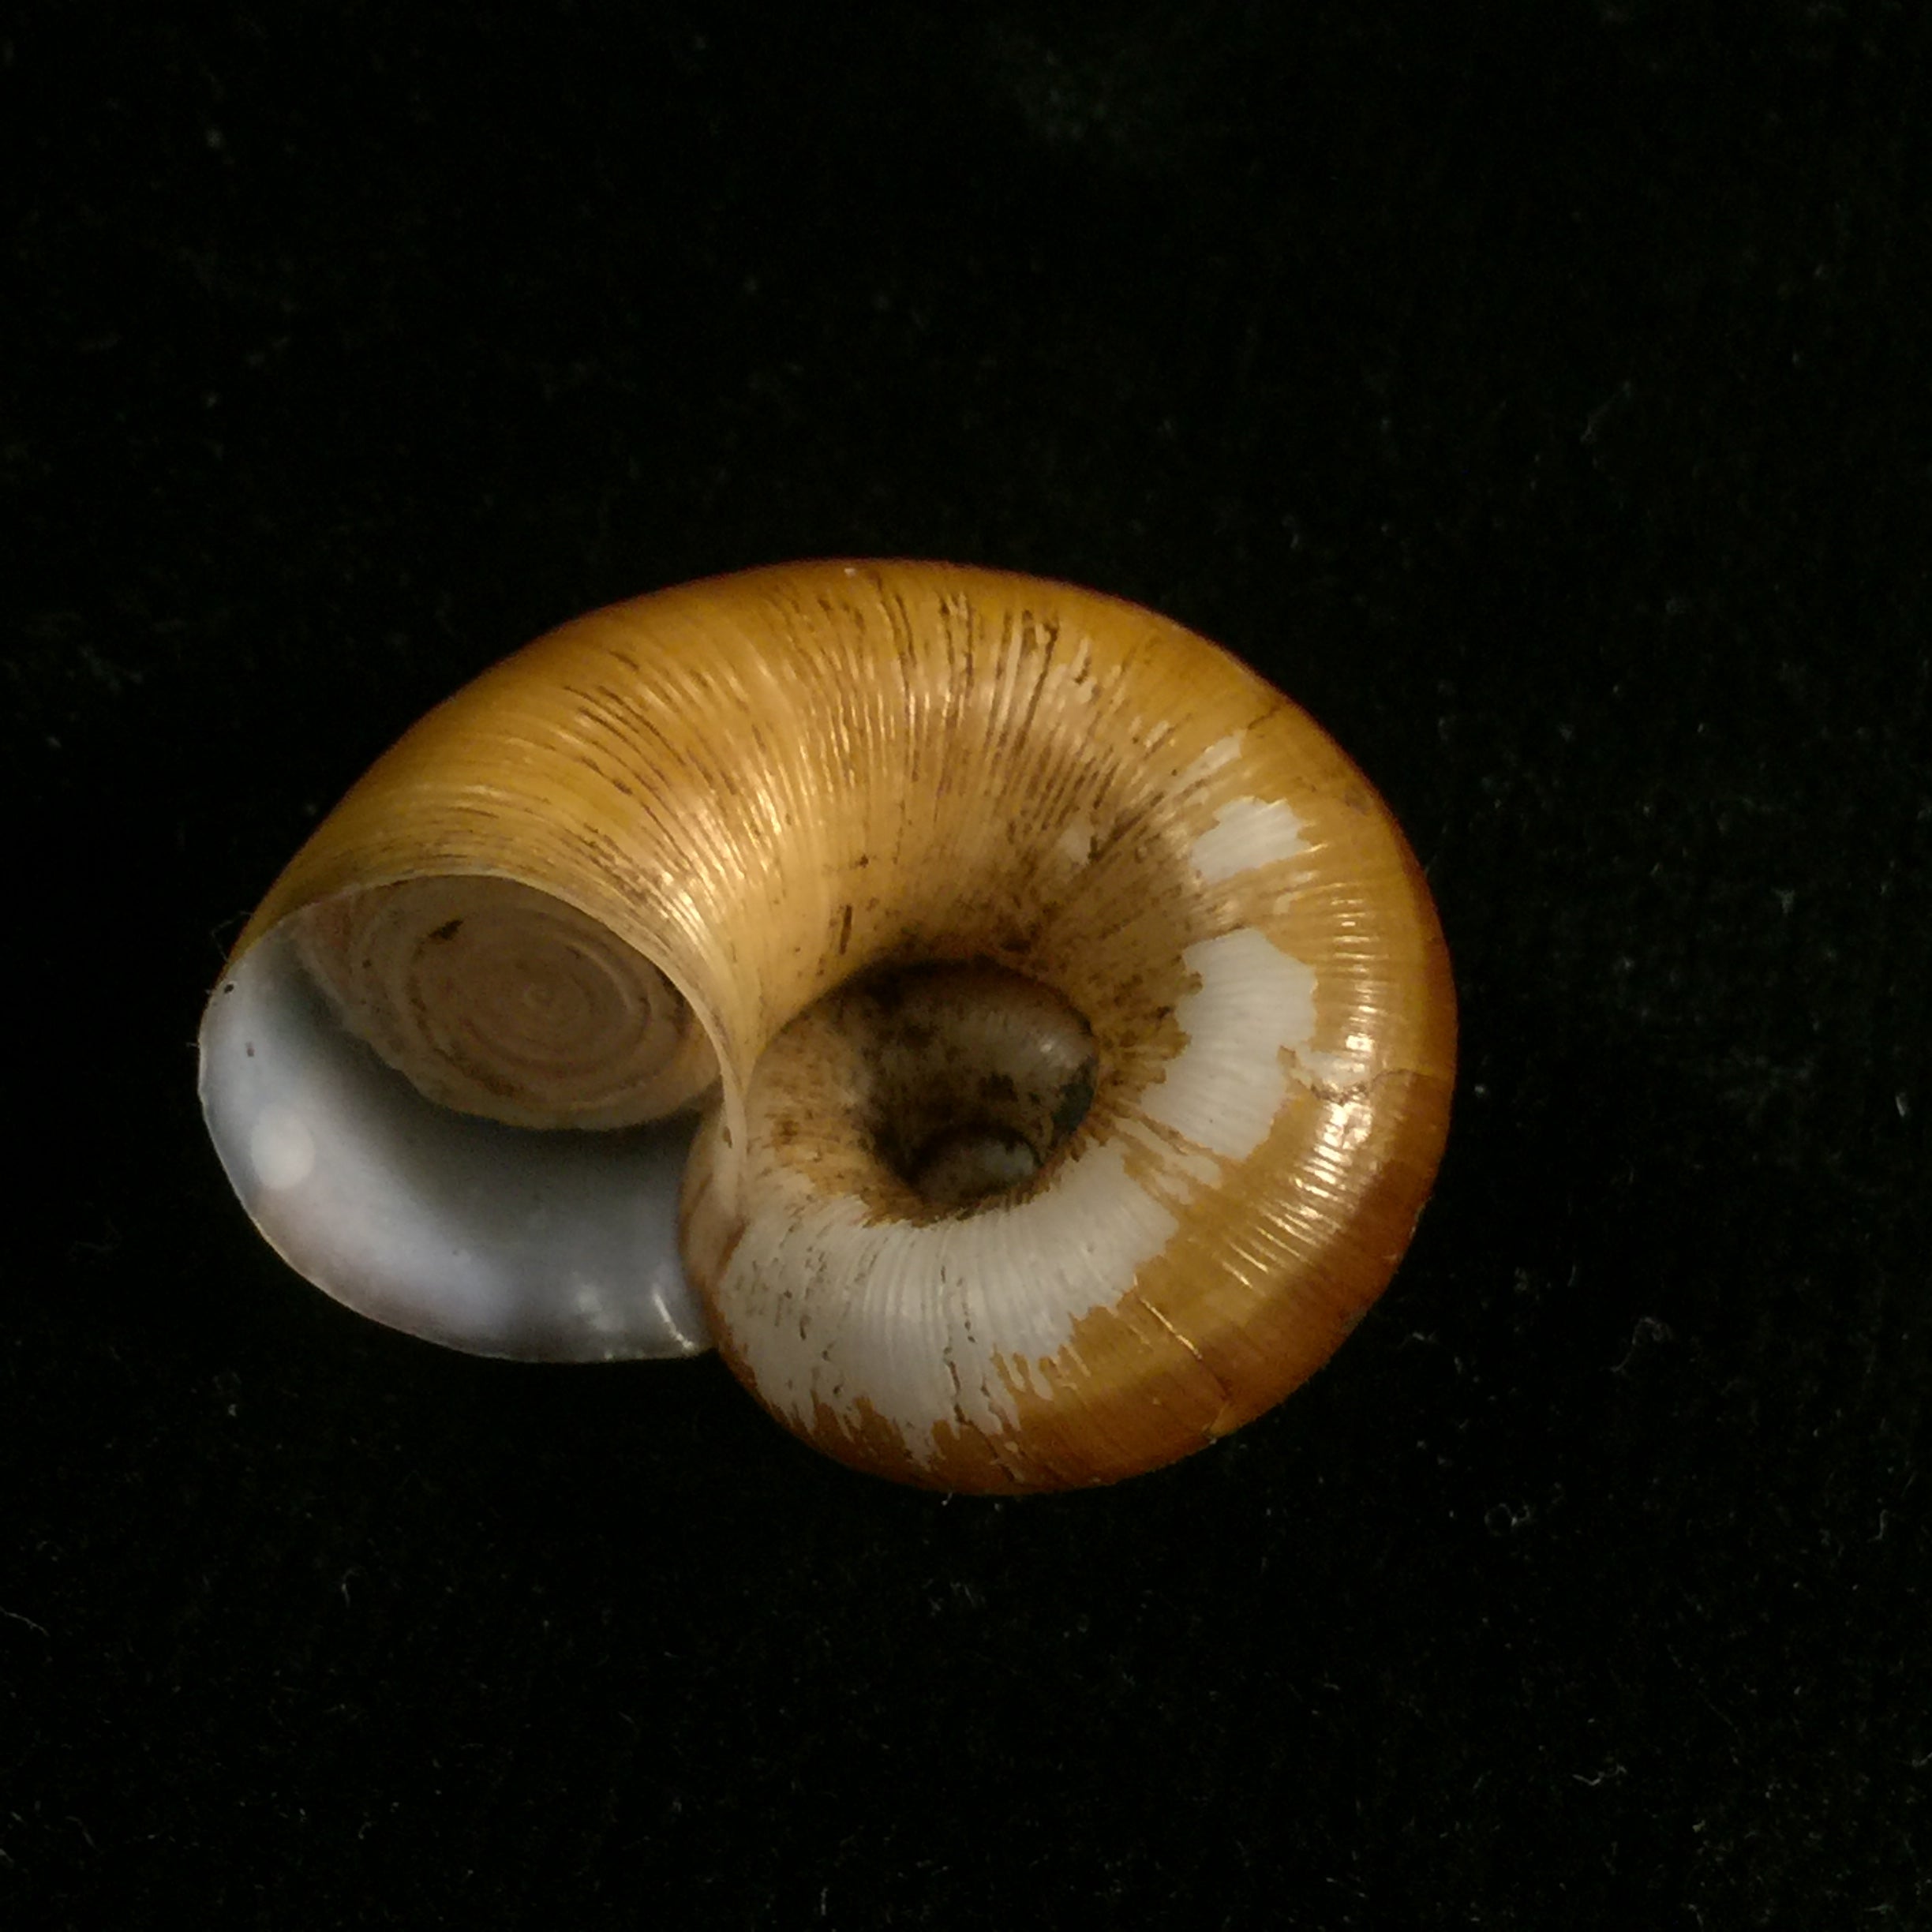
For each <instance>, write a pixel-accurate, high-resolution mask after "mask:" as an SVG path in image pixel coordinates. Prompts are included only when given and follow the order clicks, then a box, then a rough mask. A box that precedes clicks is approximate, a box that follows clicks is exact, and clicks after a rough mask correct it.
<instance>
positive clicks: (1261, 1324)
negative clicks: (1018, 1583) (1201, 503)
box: [201, 563, 1455, 1491]
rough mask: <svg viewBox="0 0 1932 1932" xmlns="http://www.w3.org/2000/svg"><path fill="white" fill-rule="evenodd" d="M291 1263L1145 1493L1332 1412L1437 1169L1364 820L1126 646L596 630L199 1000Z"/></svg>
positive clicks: (1282, 711) (1431, 976) (944, 576)
mask: <svg viewBox="0 0 1932 1932" xmlns="http://www.w3.org/2000/svg"><path fill="white" fill-rule="evenodd" d="M201 1047H202V1075H201V1086H202V1095H203V1101H204V1109H205V1111H206V1114H207V1117H208V1122H209V1125H210V1129H211V1131H212V1134H213V1136H214V1139H215V1144H216V1146H217V1148H218V1150H219V1152H220V1155H221V1158H222V1159H223V1164H224V1165H225V1166H226V1167H227V1171H228V1173H229V1175H230V1178H231V1180H232V1181H233V1182H234V1185H235V1187H236V1189H237V1190H238V1193H240V1195H241V1198H242V1200H244V1202H245V1204H246V1205H247V1207H248V1208H249V1211H250V1213H251V1214H252V1215H253V1216H254V1218H255V1219H256V1221H257V1222H258V1224H259V1225H260V1227H261V1229H262V1230H263V1231H264V1234H266V1235H267V1236H268V1239H269V1240H270V1241H271V1242H273V1244H274V1245H275V1247H276V1248H277V1249H279V1251H280V1252H282V1253H283V1256H285V1257H286V1259H287V1260H289V1261H290V1263H291V1264H292V1265H293V1266H294V1267H296V1268H297V1269H298V1271H300V1272H301V1273H302V1274H304V1275H306V1276H308V1277H309V1279H312V1280H313V1281H315V1282H318V1283H319V1284H320V1286H323V1287H324V1288H325V1289H327V1290H328V1291H329V1292H330V1293H331V1294H334V1295H335V1296H336V1297H338V1298H339V1299H340V1300H342V1301H345V1302H346V1303H347V1304H349V1305H350V1306H351V1307H354V1308H357V1309H361V1311H363V1312H365V1313H368V1314H370V1315H373V1316H375V1317H376V1318H377V1319H379V1320H383V1321H385V1322H388V1323H390V1324H393V1325H395V1326H397V1327H402V1328H406V1329H408V1330H410V1331H413V1332H414V1333H417V1334H419V1335H426V1336H429V1337H431V1338H432V1339H436V1340H437V1341H440V1342H447V1343H450V1344H452V1345H454V1346H458V1347H462V1348H468V1349H471V1350H477V1351H479V1352H483V1353H489V1354H505V1355H518V1356H525V1357H543V1358H550V1359H556V1358H562V1359H596V1358H609V1357H623V1356H644V1355H653V1354H654V1355H666V1354H687V1353H691V1352H693V1351H695V1350H698V1349H700V1348H702V1347H703V1346H706V1343H707V1342H708V1341H711V1340H715V1342H716V1344H717V1347H718V1348H719V1350H721V1353H722V1354H723V1356H724V1357H725V1361H727V1363H728V1365H729V1366H730V1367H731V1368H732V1370H733V1371H734V1372H735V1373H736V1375H737V1376H739V1378H740V1379H741V1380H743V1382H744V1383H746V1384H747V1386H748V1387H750V1388H751V1390H752V1391H753V1392H754V1394H755V1395H757V1396H758V1398H759V1399H760V1400H761V1401H762V1402H763V1403H764V1404H765V1405H766V1407H767V1408H768V1409H769V1410H771V1411H772V1412H773V1414H775V1415H776V1416H777V1417H778V1418H779V1419H780V1420H781V1421H783V1422H784V1423H785V1424H786V1425H788V1427H790V1428H792V1429H794V1430H795V1431H796V1432H798V1433H799V1434H800V1435H801V1436H804V1437H806V1438H807V1440H810V1441H811V1442H812V1443H815V1444H816V1445H817V1446H818V1447H820V1448H821V1449H823V1450H825V1451H827V1452H828V1453H829V1454H830V1455H833V1456H836V1457H838V1458H841V1459H842V1460H844V1461H845V1462H849V1463H852V1464H853V1465H855V1466H858V1467H860V1468H863V1469H867V1470H873V1471H875V1472H877V1473H881V1474H883V1475H886V1476H889V1477H897V1478H899V1479H900V1480H903V1481H908V1482H913V1483H919V1484H924V1485H930V1486H934V1487H942V1488H957V1489H968V1490H991V1491H1011V1490H1015V1489H1039V1488H1063V1487H1068V1486H1072V1485H1080V1484H1089V1483H1097V1482H1104V1481H1111V1480H1114V1479H1115V1478H1117V1477H1122V1476H1125V1475H1129V1474H1132V1473H1135V1472H1136V1471H1139V1470H1146V1469H1149V1468H1152V1467H1155V1466H1159V1465H1160V1464H1162V1463H1164V1462H1170V1461H1171V1460H1173V1459H1174V1458H1177V1457H1179V1456H1181V1455H1186V1454H1187V1453H1189V1451H1192V1450H1194V1449H1196V1448H1199V1447H1201V1446H1202V1445H1203V1444H1204V1443H1207V1442H1208V1441H1211V1440H1213V1439H1215V1437H1217V1436H1221V1435H1223V1434H1225V1433H1226V1432H1228V1431H1229V1430H1230V1429H1232V1428H1237V1427H1238V1426H1239V1425H1241V1423H1243V1422H1245V1421H1249V1419H1251V1418H1252V1417H1254V1416H1256V1415H1258V1414H1260V1413H1261V1412H1262V1411H1264V1410H1266V1409H1267V1408H1268V1407H1270V1406H1271V1405H1272V1404H1273V1403H1275V1402H1277V1401H1278V1400H1279V1398H1281V1397H1282V1395H1285V1394H1286V1393H1287V1392H1288V1391H1290V1389H1292V1388H1293V1387H1295V1386H1296V1385H1297V1383H1300V1382H1301V1380H1303V1379H1304V1378H1305V1377H1306V1376H1308V1375H1309V1373H1310V1372H1312V1371H1313V1370H1314V1369H1315V1368H1317V1367H1318V1366H1319V1365H1320V1364H1321V1363H1322V1362H1323V1361H1325V1360H1326V1359H1327V1357H1328V1355H1329V1354H1331V1352H1332V1351H1333V1350H1334V1349H1335V1347H1336V1346H1337V1345H1338V1344H1339V1342H1341V1340H1342V1338H1343V1337H1344V1336H1345V1335H1346V1334H1347V1332H1348V1331H1349V1330H1350V1327H1352V1326H1353V1325H1354V1323H1355V1322H1356V1321H1357V1320H1358V1319H1359V1317H1360V1316H1361V1314H1362V1312H1364V1310H1365V1309H1366V1308H1367V1306H1368V1304H1369V1303H1370V1302H1371V1301H1372V1300H1373V1299H1374V1298H1375V1297H1376V1295H1377V1294H1379V1293H1380V1291H1381V1290H1382V1288H1383V1286H1384V1285H1385V1283H1386V1282H1387V1279H1388V1278H1389V1276H1390V1275H1391V1272H1392V1271H1393V1270H1394V1268H1395V1265H1396V1263H1397V1261H1398V1260H1399V1258H1400V1256H1401V1254H1402V1250H1403V1249H1404V1248H1405V1246H1406V1244H1407V1241H1408V1240H1409V1237H1410V1233H1411V1231H1412V1230H1413V1225H1414V1222H1415V1219H1416V1217H1417V1214H1418V1213H1419V1211H1420V1210H1421V1206H1422V1204H1423V1201H1424V1200H1425V1198H1426V1196H1427V1195H1428V1189H1429V1187H1430V1184H1431V1182H1432V1178H1433V1176H1434V1174H1435V1170H1436V1163H1437V1161H1438V1159H1439V1158H1440V1153H1441V1150H1442V1146H1443V1138H1444V1136H1445V1133H1446V1132H1447V1121H1448V1110H1449V1098H1450V1091H1451V1085H1452V1081H1453V1074H1454V1060H1455V1000H1454V994H1453V991H1452V989H1451V981H1450V975H1449V968H1448V960H1447V953H1446V951H1445V949H1444V946H1443V940H1442V936H1441V932H1440V927H1439V926H1438V924H1437V922H1436V915H1435V911H1434V908H1433V907H1432V904H1431V902H1430V899H1429V895H1428V889H1427V887H1426V886H1425V883H1424V882H1423V879H1422V877H1421V872H1420V871H1419V869H1418V867H1417V865H1416V863H1415V861H1414V859H1413V857H1412V856H1411V854H1410V850H1409V848H1408V846H1407V844H1406V842H1405V841H1404V840H1403V838H1402V834H1401V832H1400V831H1399V829H1398V828H1397V826H1396V825H1395V821H1394V820H1393V818H1391V816H1390V814H1389V813H1388V811H1387V809H1386V807H1384V806H1383V803H1381V801H1380V799H1378V798H1377V796H1376V793H1375V792H1374V790H1373V789H1372V787H1371V786H1370V785H1369V784H1368V781H1366V780H1365V778H1364V777H1362V775H1361V773H1360V772H1358V771H1357V769H1355V767H1354V766H1353V765H1352V764H1351V763H1350V762H1349V760H1348V759H1347V758H1346V757H1345V756H1344V755H1343V754H1342V752H1341V751H1340V750H1339V749H1338V748H1337V747H1336V746H1335V744H1334V743H1332V742H1331V740H1330V739H1328V738H1327V736H1325V735H1324V733H1323V732H1321V731H1320V728H1318V727H1317V726H1316V725H1314V724H1313V722H1312V721H1311V720H1310V719H1309V717H1307V716H1306V715H1305V713H1303V712H1301V710H1298V709H1297V708H1296V706H1294V705H1293V704H1291V703H1290V702H1288V700H1287V699H1286V698H1283V697H1282V695H1280V694H1279V692H1277V691H1275V690H1274V689H1272V688H1271V687H1270V686H1268V685H1267V684H1266V683H1264V682H1263V681H1262V680H1260V679H1259V678H1258V677H1256V676H1254V675H1253V673H1252V672H1249V670H1247V669H1246V668H1245V667H1244V666H1242V665H1241V664H1239V663H1238V662H1237V661H1236V660H1234V658H1233V657H1230V656H1228V655H1227V654H1226V653H1224V652H1223V651H1222V650H1219V648H1218V647H1216V646H1214V645H1211V644H1210V643H1208V642H1206V641H1205V640H1204V639H1203V638H1199V637H1197V636H1196V635H1193V633H1191V632H1189V631H1185V630H1184V629H1182V628H1181V627H1179V626H1178V625H1177V624H1174V623H1170V622H1168V621H1167V620H1165V619H1163V618H1161V617H1159V616H1155V615H1154V614H1152V613H1151V612H1148V611H1145V610H1142V609H1140V608H1136V607H1135V606H1133V605H1128V604H1125V603H1122V602H1120V601H1117V600H1115V599H1113V598H1110V597H1103V596H1100V595H1098V594H1096V593H1092V592H1090V591H1085V590H1076V589H1073V588H1071V587H1069V586H1065V585H1062V584H1058V583H1050V582H1041V581H1039V580H1037V579H1034V578H1025V577H1020V576H1013V575H1005V574H1002V573H998V572H994V571H982V570H973V569H966V568H957V567H949V566H939V565H931V564H897V563H893V564H848V563H829V564H803V565H798V566H793V567H781V568H777V569H771V570H764V571H751V572H749V573H747V574H745V575H739V576H734V577H727V578H718V579H715V580H713V581H711V582H706V583H699V584H695V585H691V586H686V587H683V588H681V589H678V590H669V591H665V592H663V593H660V594H658V595H656V596H653V597H643V598H640V599H638V600H637V601H635V602H632V603H629V604H624V605H617V606H616V607H614V608H611V609H608V610H604V611H600V612H595V613H593V615H591V616H587V617H584V618H581V619H579V620H578V621H576V622H575V623H571V624H567V625H566V626H565V627H564V628H563V629H561V630H560V631H556V632H553V633H552V635H549V636H548V637H546V638H542V639H541V640H539V641H538V642H537V643H535V644H533V645H531V646H529V647H528V648H527V649H526V650H523V651H522V652H520V653H518V654H517V655H515V656H514V657H511V658H509V659H507V661H504V663H502V664H500V665H498V666H496V668H494V669H493V670H491V671H489V672H486V673H485V675H484V676H481V678H479V679H478V680H476V682H475V683H473V684H471V685H470V686H469V687H467V688H466V689H465V690H463V691H460V692H459V693H458V694H457V695H455V697H454V698H451V699H449V700H448V701H447V702H445V703H444V704H443V705H442V706H440V707H439V708H438V709H437V710H434V711H432V713H430V714H429V716H428V717H426V718H425V719H424V720H423V721H421V723H420V724H419V725H417V726H416V727H415V728H414V729H413V730H412V731H410V732H409V733H408V734H407V735H406V736H405V737H404V738H403V739H402V740H401V741H400V742H399V743H398V744H397V745H396V746H395V747H394V748H393V749H392V750H391V751H390V752H388V754H386V755H385V756H384V758H382V759H380V761H379V762H377V764H376V766H374V767H373V769H371V770H370V771H369V773H368V774H367V775H366V776H365V777H364V778H363V779H362V780H361V782H360V783H359V784H357V785H356V787H355V788H354V789H353V790H352V791H351V792H350V793H349V795H348V796H347V797H346V798H345V799H343V802H342V803H341V804H340V805H339V806H338V807H336V809H335V811H334V813H333V814H331V816H330V817H329V818H328V819H327V820H325V821H324V822H323V824H322V825H321V826H320V827H319V828H318V829H316V832H315V833H314V835H313V837H311V838H310V839H309V842H308V843H307V844H305V846H304V847H303V848H301V851H300V852H298V854H297V855H296V856H295V858H294V860H293V862H292V863H290V866H289V867H288V868H287V870H286V871H285V872H284V873H283V875H282V877H281V878H280V879H279V880H278V881H277V882H276V884H275V886H274V888H273V889H271V892H270V893H269V894H268V897H267V899H266V900H264V902H263V904H262V905H261V907H260V909H259V910H258V911H257V912H256V914H255V915H254V917H253V919H251V920H250V921H249V924H248V926H247V927H246V929H245V930H244V931H243V933H242V934H241V938H240V939H239V941H238V942H237V944H236V945H235V948H234V953H233V954H232V956H231V957H230V960H229V962H228V965H227V971H226V972H225V973H224V975H223V978H222V980H221V982H220V983H219V986H218V987H217V988H216V990H215V994H214V995H213V996H212V999H211V1000H210V1002H209V1005H208V1013H207V1017H206V1018H205V1020H204V1024H203V1028H202V1035H201Z"/></svg>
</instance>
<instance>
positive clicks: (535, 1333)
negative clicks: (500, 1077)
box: [200, 923, 710, 1361]
mask: <svg viewBox="0 0 1932 1932" xmlns="http://www.w3.org/2000/svg"><path fill="white" fill-rule="evenodd" d="M200 1098H201V1104H202V1110H203V1113H204V1117H205V1118H206V1120H207V1123H208V1132H209V1135H210V1136H211V1138H212V1140H213V1141H214V1143H215V1151H216V1152H217V1154H218V1155H219V1158H220V1160H221V1163H222V1166H223V1169H224V1170H226V1172H227V1175H228V1178H229V1181H230V1184H231V1185H233V1186H234V1190H235V1192H236V1193H237V1195H238V1196H239V1197H240V1199H241V1202H242V1204H243V1206H244V1207H245V1208H246V1209H247V1211H248V1213H249V1217H250V1218H251V1219H253V1221H254V1222H255V1224H256V1226H257V1227H258V1228H259V1229H260V1231H261V1233H262V1234H263V1236H264V1238H265V1239H267V1241H268V1242H269V1244H270V1245H271V1246H272V1247H273V1248H274V1249H275V1250H276V1252H278V1253H279V1254H280V1255H281V1256H282V1257H283V1260H286V1262H287V1263H288V1264H289V1265H290V1267H293V1268H294V1270H295V1271H297V1272H298V1274H300V1275H303V1276H304V1277H305V1279H308V1280H309V1281H311V1282H313V1283H314V1284H315V1285H316V1286H318V1287H320V1288H321V1289H323V1290H324V1291H325V1292H326V1293H328V1294H330V1295H331V1296H333V1297H335V1299H336V1300H337V1301H341V1302H343V1304H344V1305H346V1306H348V1307H349V1308H351V1309H354V1310H355V1311H356V1312H358V1313H361V1314H363V1315H366V1316H370V1317H371V1318H372V1319H373V1320H377V1321H380V1322H381V1323H383V1324H385V1325H386V1326H388V1327H394V1328H399V1329H401V1330H403V1331H406V1332H407V1333H409V1334H411V1335H417V1336H420V1337H421V1338H423V1339H426V1340H430V1341H434V1342H440V1343H442V1344H443V1345H444V1346H449V1347H453V1348H456V1349H459V1350H465V1351H466V1352H468V1353H470V1354H482V1355H494V1356H500V1357H510V1358H514V1359H522V1360H541V1361H615V1360H623V1359H631V1358H638V1357H676V1356H682V1355H691V1354H698V1353H701V1352H702V1351H703V1350H705V1349H706V1348H708V1347H709V1346H710V1325H709V1323H708V1321H707V1320H706V1316H705V1314H704V1312H703V1309H702V1305H700V1303H699V1302H698V1299H697V1297H695V1294H693V1293H692V1291H691V1288H690V1286H689V1284H688V1283H687V1282H686V1280H685V1279H684V1274H683V1266H682V1263H681V1261H680V1258H679V1256H678V1252H677V1195H678V1187H679V1181H680V1174H681V1173H682V1170H683V1163H684V1158H685V1154H686V1151H687V1148H688V1147H689V1144H690V1141H691V1136H692V1133H694V1131H695V1120H694V1119H693V1118H691V1117H690V1116H684V1117H680V1118H676V1119H673V1120H671V1121H662V1122H658V1123H655V1124H653V1125H650V1126H645V1127H637V1128H630V1129H620V1130H615V1131H607V1132H588V1131H579V1132H571V1131H568V1130H564V1131H545V1130H540V1129H530V1128H517V1127H507V1126H504V1125H500V1124H499V1123H497V1122H495V1121H484V1120H479V1119H477V1118H474V1116H470V1115H464V1114H455V1113H452V1112H451V1111H449V1110H447V1109H444V1108H441V1107H438V1106H436V1105H434V1104H433V1103H432V1102H430V1101H429V1100H426V1099H424V1098H423V1096H422V1095H420V1094H418V1093H417V1091H416V1090H415V1089H414V1088H413V1087H412V1086H411V1085H410V1084H409V1082H408V1081H407V1080H406V1079H404V1078H403V1077H402V1076H401V1075H399V1074H398V1073H395V1072H393V1071H392V1070H391V1069H390V1068H388V1067H387V1066H386V1065H384V1064H383V1063H382V1061H380V1059H379V1058H377V1056H376V1054H374V1053H373V1051H371V1050H369V1048H368V1047H365V1046H364V1045H363V1044H362V1043H361V1041H359V1040H358V1039H354V1037H353V1036H352V1035H350V1034H349V1033H348V1032H346V1029H345V1028H343V1027H342V1026H341V1024H339V1022H338V1021H337V1020H336V1019H335V1015H334V1013H332V1011H331V1009H330V1008H329V1006H328V1002H327V1001H326V999H325V998H324V995H323V994H322V993H321V991H320V989H319V988H318V987H316V986H315V984H314V983H313V981H312V979H310V978H309V975H308V973H307V972H306V970H305V968H303V966H302V964H301V960H300V956H299V952H298V947H297V945H296V943H295V942H294V937H293V935H292V934H291V933H290V930H288V928H287V927H286V923H285V924H284V925H283V926H279V927H275V928H274V929H273V930H270V931H269V932H268V933H266V934H263V935H262V936H261V937H260V938H258V939H257V940H256V942H254V943H253V945H249V947H248V948H247V949H246V950H245V952H243V953H239V954H238V956H237V957H234V958H233V959H232V960H230V964H229V967H228V969H227V972H225V973H224V974H223V977H222V979H221V981H220V983H219V985H218V986H217V987H216V988H215V992H214V994H212V996H211V998H210V999H209V1001H208V1006H207V1009H206V1011H205V1013H204V1017H203V1020H202V1024H201V1029H200Z"/></svg>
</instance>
